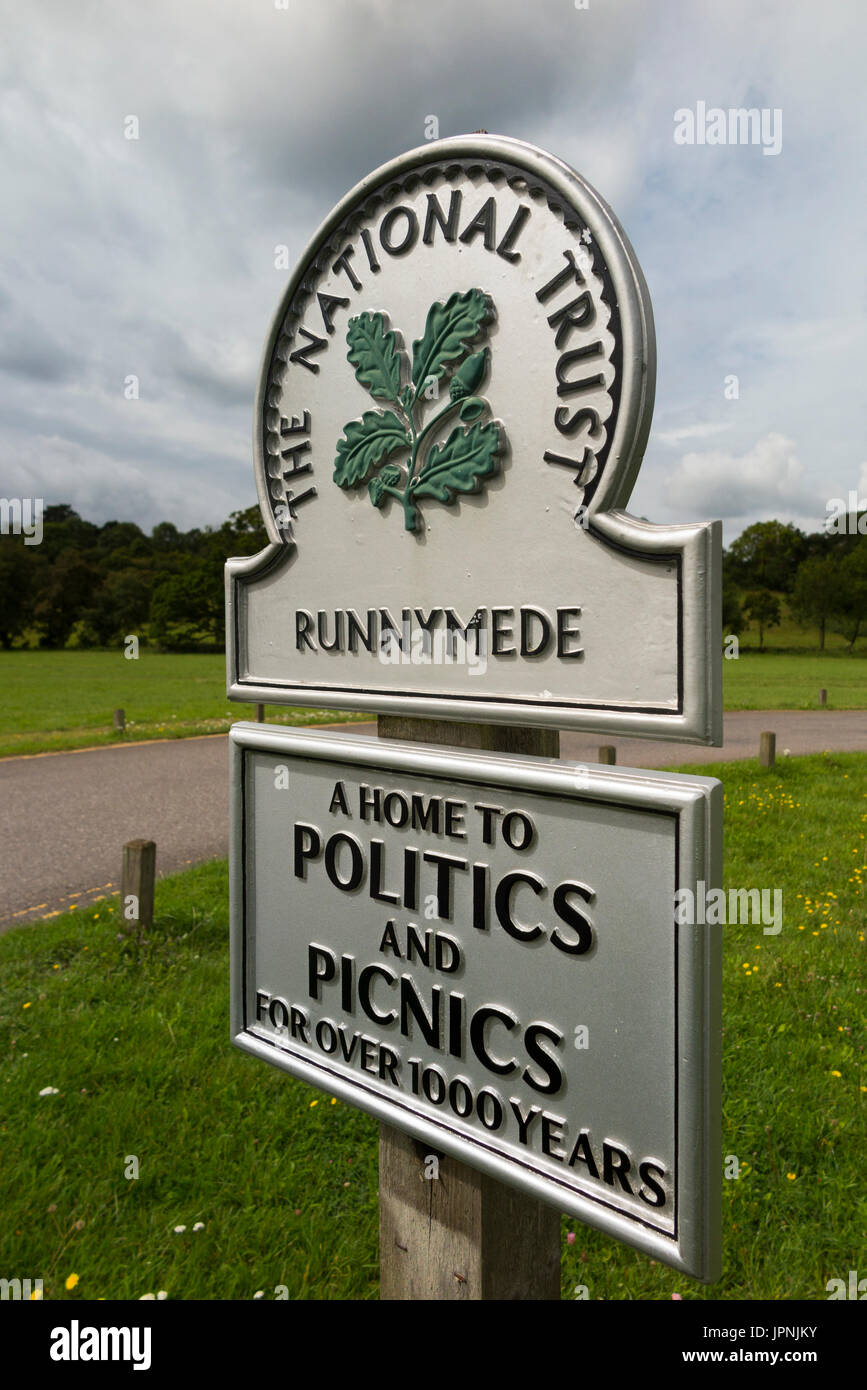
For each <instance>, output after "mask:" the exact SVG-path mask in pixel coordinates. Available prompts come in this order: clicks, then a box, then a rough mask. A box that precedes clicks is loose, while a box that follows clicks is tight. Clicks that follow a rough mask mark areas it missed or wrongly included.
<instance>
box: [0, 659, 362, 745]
mask: <svg viewBox="0 0 867 1390" xmlns="http://www.w3.org/2000/svg"><path fill="white" fill-rule="evenodd" d="M0 689H2V692H3V715H2V721H0V757H3V756H6V757H8V756H10V755H11V756H14V755H16V754H18V755H20V754H25V753H31V754H32V753H48V752H58V751H60V750H62V749H69V748H90V747H93V746H95V745H98V744H114V743H136V742H139V741H141V740H147V739H164V738H188V737H190V736H191V735H195V734H214V733H225V732H226V731H227V730H228V728H229V726H230V725H231V724H234V723H236V722H237V721H238V720H239V719H255V717H256V706H255V705H246V704H236V703H235V702H234V701H230V700H227V699H226V658H225V657H224V656H222V655H219V654H216V655H198V654H196V653H191V654H186V653H185V654H175V653H165V652H153V651H150V650H148V649H147V648H141V650H140V654H139V656H138V658H137V659H136V660H127V659H126V658H125V657H124V655H123V652H122V651H59V652H39V651H24V650H19V651H11V652H0ZM115 709H123V710H125V712H126V733H123V734H122V733H117V732H115V730H114V729H113V727H112V723H113V712H114V710H115ZM267 717H268V719H269V721H271V722H275V723H278V722H279V723H288V724H319V723H330V722H333V721H335V720H339V721H340V722H347V723H348V722H350V721H352V720H354V719H357V718H361V716H359V715H355V714H351V713H345V712H344V713H341V714H338V713H335V711H334V710H314V709H298V708H295V707H293V706H286V705H284V706H279V707H278V706H274V705H269V706H268V707H267Z"/></svg>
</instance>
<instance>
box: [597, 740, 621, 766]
mask: <svg viewBox="0 0 867 1390" xmlns="http://www.w3.org/2000/svg"><path fill="white" fill-rule="evenodd" d="M599 761H600V763H616V762H617V749H616V748H615V746H614V744H613V743H603V744H601V745H600V748H599Z"/></svg>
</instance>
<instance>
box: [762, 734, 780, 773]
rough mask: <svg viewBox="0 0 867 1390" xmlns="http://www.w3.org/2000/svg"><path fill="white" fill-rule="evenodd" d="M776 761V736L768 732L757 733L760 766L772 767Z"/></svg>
mask: <svg viewBox="0 0 867 1390" xmlns="http://www.w3.org/2000/svg"><path fill="white" fill-rule="evenodd" d="M776 761H777V736H776V734H772V733H769V732H767V731H766V732H765V733H763V734H760V735H759V762H760V763H761V765H762V767H773V766H774V765H775V763H776Z"/></svg>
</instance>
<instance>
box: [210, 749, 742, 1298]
mask: <svg viewBox="0 0 867 1390" xmlns="http://www.w3.org/2000/svg"><path fill="white" fill-rule="evenodd" d="M230 737H231V755H232V770H231V786H232V834H231V894H232V984H231V997H232V1036H233V1040H234V1042H235V1043H236V1044H237V1045H238V1046H239V1047H241V1048H243V1049H244V1050H246V1051H248V1052H250V1053H252V1054H253V1055H254V1056H257V1057H260V1058H262V1059H264V1060H265V1061H268V1062H271V1063H272V1064H273V1065H275V1066H279V1067H282V1068H284V1069H285V1070H286V1071H289V1072H291V1073H293V1074H294V1075H296V1076H298V1077H301V1078H302V1079H303V1080H305V1081H308V1082H311V1083H312V1084H314V1085H316V1086H319V1087H321V1088H323V1089H324V1090H326V1091H328V1092H329V1093H331V1094H333V1095H335V1096H338V1097H340V1098H341V1099H343V1100H344V1101H346V1102H347V1103H349V1104H352V1105H356V1106H359V1107H361V1108H362V1109H364V1110H367V1111H369V1112H370V1113H371V1114H373V1115H376V1116H377V1117H379V1118H380V1119H382V1120H385V1121H387V1122H388V1123H389V1124H392V1125H395V1126H396V1127H398V1128H400V1129H403V1130H406V1131H407V1132H409V1133H410V1134H412V1135H414V1136H416V1137H417V1138H419V1139H421V1140H423V1141H424V1142H425V1143H429V1144H430V1146H431V1148H432V1149H437V1150H440V1151H442V1152H445V1153H448V1154H451V1155H453V1156H455V1157H456V1158H458V1159H460V1160H461V1161H463V1162H466V1163H469V1164H472V1165H474V1166H476V1167H478V1168H481V1169H484V1170H485V1171H486V1172H488V1173H490V1174H491V1175H492V1176H493V1177H495V1178H498V1179H499V1180H500V1181H502V1182H506V1183H509V1184H511V1185H512V1186H514V1187H518V1188H521V1189H524V1190H525V1191H527V1192H528V1193H530V1194H532V1195H533V1196H536V1197H538V1198H540V1199H541V1200H543V1201H546V1202H548V1203H550V1204H552V1205H553V1206H555V1207H557V1208H559V1210H561V1211H563V1212H566V1213H568V1214H570V1215H572V1216H574V1217H577V1218H579V1219H580V1220H582V1221H585V1222H587V1223H588V1224H589V1225H592V1226H596V1227H599V1228H600V1229H601V1230H603V1231H606V1232H607V1233H608V1234H610V1235H612V1236H614V1237H616V1238H617V1239H619V1240H622V1241H625V1242H626V1243H628V1244H630V1245H633V1246H635V1247H636V1248H638V1249H640V1250H642V1251H645V1252H646V1253H648V1254H650V1255H651V1256H653V1257H654V1258H656V1259H660V1260H664V1261H666V1262H667V1263H669V1264H671V1265H674V1266H675V1267H677V1268H678V1269H681V1270H683V1271H684V1272H685V1273H687V1274H690V1275H692V1276H693V1277H695V1278H698V1279H704V1280H711V1279H714V1278H716V1277H718V1273H719V1249H720V1233H719V1225H720V1182H721V1167H720V1164H721V1155H720V1060H719V1055H720V929H719V928H718V927H709V926H707V925H686V924H684V925H678V921H680V920H681V918H682V916H683V914H682V913H677V914H676V911H675V905H676V901H677V902H682V901H683V900H684V897H686V898H687V899H688V894H687V895H684V894H683V893H682V892H681V897H680V898H679V899H676V894H678V892H679V890H684V889H688V890H689V891H690V892H691V893H692V894H693V895H695V894H696V893H697V892H700V891H702V889H703V888H705V887H712V886H715V885H716V884H717V883H718V882H719V875H720V859H721V813H722V789H721V785H720V783H718V782H716V781H714V780H712V779H710V778H704V777H686V776H678V775H673V774H663V773H658V772H644V771H637V770H633V769H626V768H609V767H595V766H593V767H588V766H585V765H581V764H575V763H567V762H560V761H558V760H552V759H541V758H518V757H509V758H504V757H501V756H499V755H490V754H482V753H464V752H458V751H452V750H441V749H434V748H430V747H427V746H423V745H419V744H412V743H399V742H392V741H391V740H379V739H371V738H362V737H358V736H350V735H335V734H331V733H316V732H311V731H298V730H289V729H278V728H274V727H266V726H263V725H253V724H237V725H235V726H234V728H233V729H232V731H231V736H230ZM693 915H695V914H693ZM699 915H702V914H699Z"/></svg>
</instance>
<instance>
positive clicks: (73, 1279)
mask: <svg viewBox="0 0 867 1390" xmlns="http://www.w3.org/2000/svg"><path fill="white" fill-rule="evenodd" d="M77 1283H78V1275H77V1274H70V1275H69V1276H68V1277H67V1280H66V1287H67V1289H74V1288H75V1286H76V1284H77Z"/></svg>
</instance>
